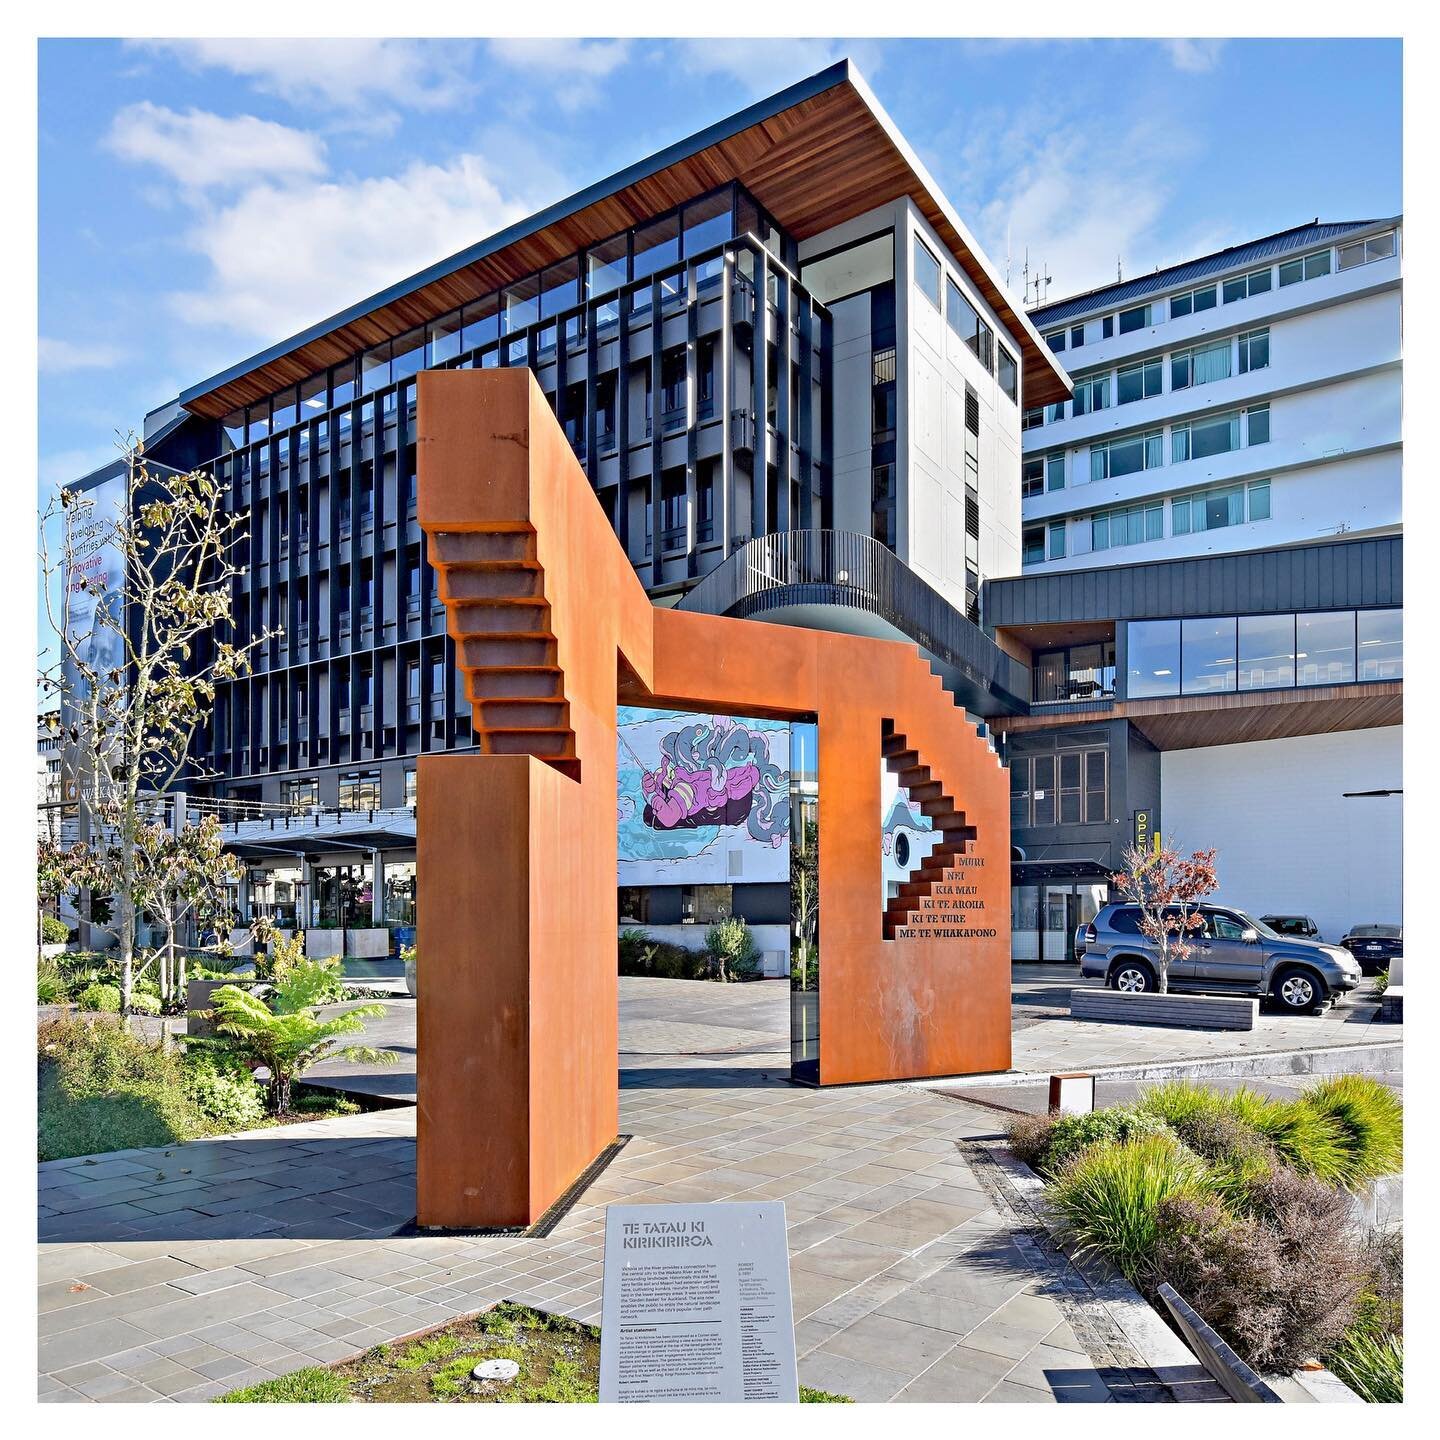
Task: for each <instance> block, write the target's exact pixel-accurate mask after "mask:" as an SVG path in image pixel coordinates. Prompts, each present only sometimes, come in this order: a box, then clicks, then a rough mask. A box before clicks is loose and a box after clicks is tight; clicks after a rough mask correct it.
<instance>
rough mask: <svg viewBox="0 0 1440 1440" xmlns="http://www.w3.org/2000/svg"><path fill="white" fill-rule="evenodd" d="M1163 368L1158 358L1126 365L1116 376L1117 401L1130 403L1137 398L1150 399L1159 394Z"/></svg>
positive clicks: (1120, 403) (1118, 403)
mask: <svg viewBox="0 0 1440 1440" xmlns="http://www.w3.org/2000/svg"><path fill="white" fill-rule="evenodd" d="M1163 368H1164V367H1163V366H1162V365H1161V362H1160V361H1159V360H1158V359H1156V360H1144V361H1141V362H1140V363H1139V364H1138V365H1127V366H1125V367H1124V368H1123V369H1121V370H1120V372H1119V373H1118V374H1117V375H1116V377H1115V403H1116V404H1117V405H1129V404H1131V403H1132V402H1133V401H1135V400H1148V399H1150V398H1151V397H1152V396H1154V395H1158V394H1159V393H1160V388H1161V380H1162V375H1163Z"/></svg>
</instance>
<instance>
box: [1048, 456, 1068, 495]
mask: <svg viewBox="0 0 1440 1440" xmlns="http://www.w3.org/2000/svg"><path fill="white" fill-rule="evenodd" d="M1045 488H1046V489H1047V490H1063V489H1064V488H1065V452H1064V451H1063V450H1055V451H1052V452H1051V453H1050V454H1049V455H1047V456H1046V457H1045Z"/></svg>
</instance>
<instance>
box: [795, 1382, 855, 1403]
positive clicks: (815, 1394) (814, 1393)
mask: <svg viewBox="0 0 1440 1440" xmlns="http://www.w3.org/2000/svg"><path fill="white" fill-rule="evenodd" d="M800 1403H801V1404H802V1405H853V1404H854V1403H855V1402H854V1401H853V1400H852V1399H851V1398H850V1397H849V1396H848V1395H836V1394H835V1393H834V1392H833V1391H830V1390H817V1389H816V1388H815V1387H814V1386H813V1385H802V1386H801V1387H800Z"/></svg>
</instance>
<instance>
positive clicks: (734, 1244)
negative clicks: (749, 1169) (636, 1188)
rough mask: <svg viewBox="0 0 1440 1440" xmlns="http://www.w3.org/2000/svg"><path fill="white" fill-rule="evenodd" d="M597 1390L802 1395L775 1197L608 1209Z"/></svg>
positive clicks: (646, 1397)
mask: <svg viewBox="0 0 1440 1440" xmlns="http://www.w3.org/2000/svg"><path fill="white" fill-rule="evenodd" d="M600 1399H601V1400H602V1401H609V1400H623V1401H663V1402H671V1403H673V1402H676V1401H686V1400H699V1401H725V1400H781V1401H785V1400H788V1401H792V1402H793V1401H795V1400H798V1399H799V1382H798V1379H797V1377H796V1374H795V1319H794V1315H793V1313H792V1311H791V1308H790V1254H789V1251H788V1249H787V1248H786V1244H785V1206H784V1205H783V1204H782V1203H780V1202H778V1201H767V1202H765V1203H764V1204H744V1203H731V1204H715V1205H611V1206H610V1207H609V1209H608V1210H607V1211H606V1215H605V1299H604V1305H603V1310H602V1314H601V1325H600Z"/></svg>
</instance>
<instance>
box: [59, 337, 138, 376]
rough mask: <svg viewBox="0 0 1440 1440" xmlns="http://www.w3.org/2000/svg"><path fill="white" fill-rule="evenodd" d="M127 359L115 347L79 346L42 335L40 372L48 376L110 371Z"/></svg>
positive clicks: (96, 344) (73, 342)
mask: <svg viewBox="0 0 1440 1440" xmlns="http://www.w3.org/2000/svg"><path fill="white" fill-rule="evenodd" d="M124 358H125V352H124V351H123V350H119V349H117V348H116V347H115V346H113V345H102V344H98V343H90V344H78V343H76V342H75V341H73V340H56V339H52V338H50V337H49V336H46V335H42V336H41V337H40V342H39V361H40V370H41V372H42V373H43V374H46V375H66V374H69V373H70V372H71V371H73V370H108V369H109V368H110V367H111V366H112V365H118V364H119V363H120V361H121V360H123V359H124Z"/></svg>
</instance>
